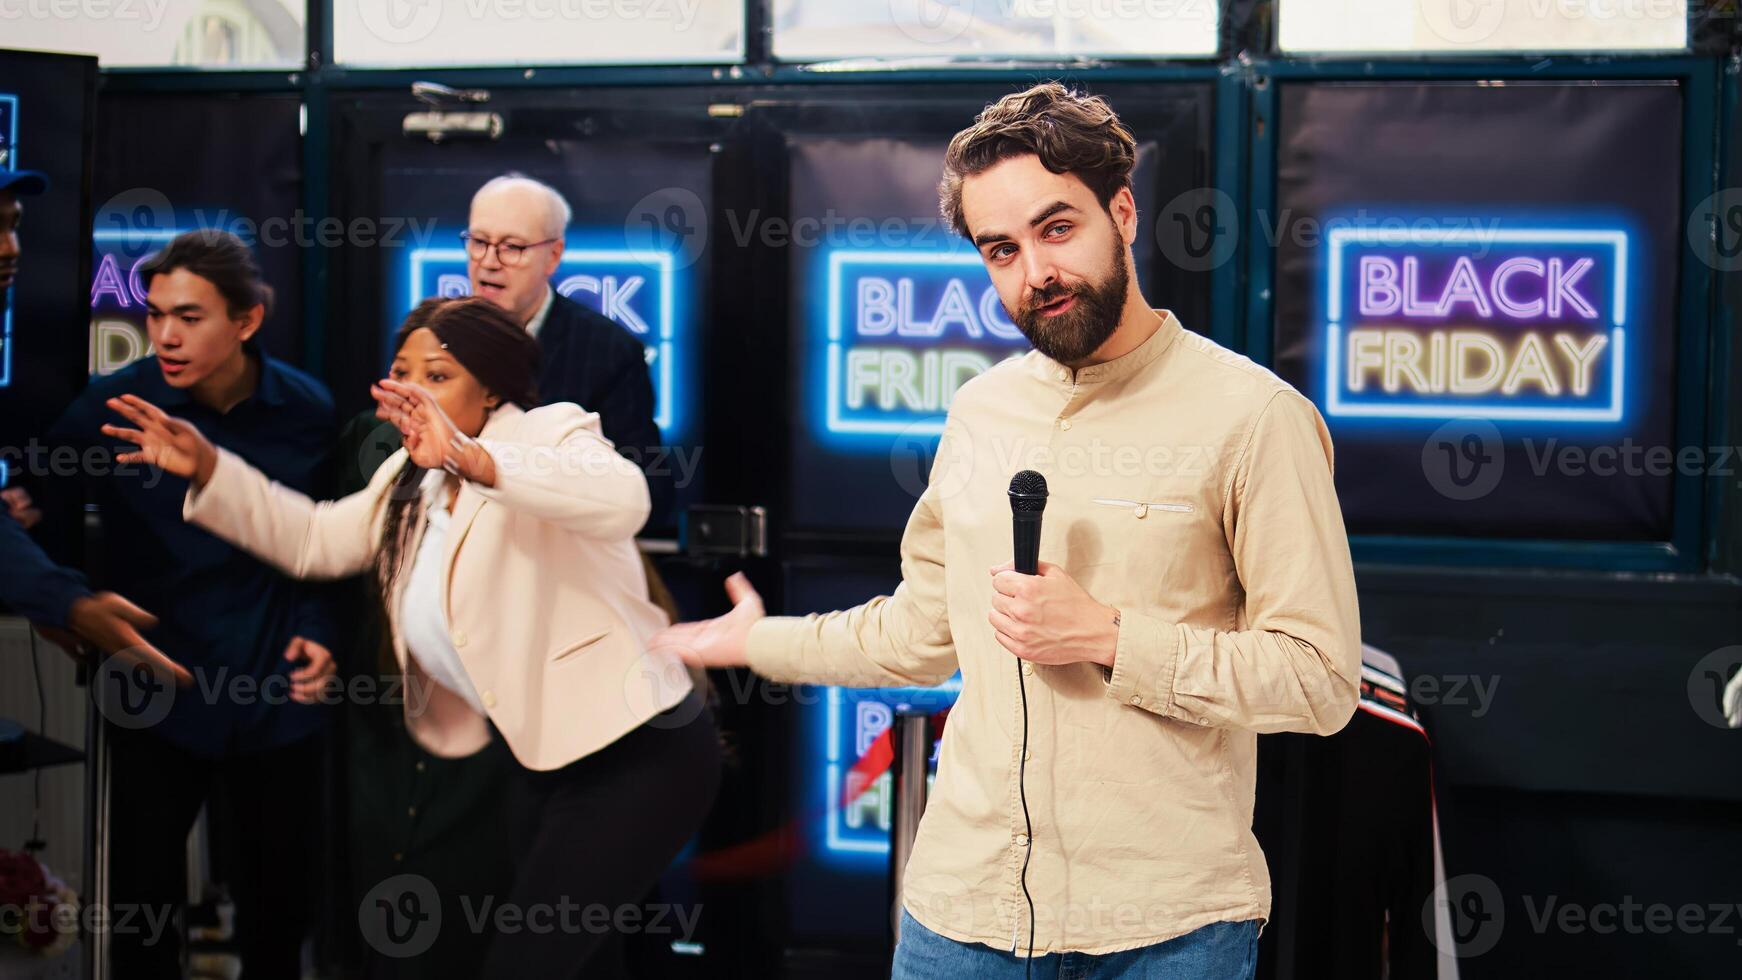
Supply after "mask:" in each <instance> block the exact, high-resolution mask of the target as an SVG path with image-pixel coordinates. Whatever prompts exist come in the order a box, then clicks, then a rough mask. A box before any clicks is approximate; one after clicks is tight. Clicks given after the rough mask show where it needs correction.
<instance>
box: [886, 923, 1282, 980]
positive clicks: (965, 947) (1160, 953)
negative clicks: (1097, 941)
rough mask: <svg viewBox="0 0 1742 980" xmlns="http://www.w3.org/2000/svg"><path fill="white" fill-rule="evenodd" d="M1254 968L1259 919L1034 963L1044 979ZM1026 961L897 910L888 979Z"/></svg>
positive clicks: (1219, 976)
mask: <svg viewBox="0 0 1742 980" xmlns="http://www.w3.org/2000/svg"><path fill="white" fill-rule="evenodd" d="M1257 968H1258V920H1257V919H1248V920H1246V921H1245V922H1216V923H1212V924H1210V925H1207V926H1204V927H1203V928H1202V929H1194V930H1192V931H1191V932H1188V933H1186V934H1185V935H1183V936H1180V937H1178V938H1177V939H1169V940H1168V941H1167V942H1164V943H1156V944H1155V945H1153V946H1143V947H1140V948H1138V949H1128V950H1126V951H1125V952H1123V953H1107V954H1104V955H1101V956H1094V955H1091V954H1089V953H1049V954H1047V955H1045V956H1036V957H1035V958H1034V973H1033V975H1034V976H1036V977H1046V978H1049V980H1053V978H1056V980H1251V977H1252V974H1253V972H1254V971H1255V970H1257ZM1027 969H1028V963H1027V961H1026V960H1025V959H1024V958H1023V957H1020V956H1016V955H1014V954H1012V953H1010V952H1008V951H1006V950H1002V949H993V948H992V947H990V946H982V945H981V944H979V943H959V942H956V941H955V940H954V939H948V938H945V937H943V936H940V935H938V934H937V933H935V932H932V931H931V930H930V929H927V928H926V927H925V926H922V925H920V924H919V923H918V922H916V921H914V918H913V916H911V915H908V914H907V912H906V910H903V911H902V913H901V941H900V942H898V943H896V944H895V966H894V968H893V970H892V971H891V980H970V978H972V980H981V978H992V980H996V978H1000V977H1013V978H1019V977H1023V976H1025V975H1026V971H1027Z"/></svg>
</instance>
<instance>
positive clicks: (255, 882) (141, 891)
mask: <svg viewBox="0 0 1742 980" xmlns="http://www.w3.org/2000/svg"><path fill="white" fill-rule="evenodd" d="M108 739H109V744H110V746H111V750H110V759H111V766H110V774H109V800H110V806H109V894H110V904H111V907H112V908H113V909H114V916H113V917H112V921H113V923H114V928H113V929H112V931H111V936H110V955H111V962H112V963H113V969H112V970H111V975H112V976H115V977H120V978H125V980H160V978H162V980H178V978H180V977H181V976H182V969H181V934H180V930H179V929H178V928H177V917H178V914H179V913H180V912H181V911H182V907H183V905H185V904H186V902H187V848H186V842H187V836H188V831H189V830H190V829H191V828H192V827H193V822H194V817H196V816H197V815H198V814H199V811H200V806H201V805H202V804H204V803H207V802H208V801H210V802H211V803H212V806H211V807H210V809H209V811H208V812H209V814H210V816H211V818H212V837H213V844H214V847H213V850H214V855H216V856H220V857H221V858H222V859H224V861H223V863H225V864H227V865H228V871H229V873H228V874H227V875H226V877H227V879H228V883H229V885H230V887H231V888H232V889H233V893H232V894H233V897H234V898H235V900H236V940H237V945H238V947H239V949H240V952H241V956H242V965H243V971H244V973H245V974H246V975H247V977H248V980H296V978H297V977H299V976H300V975H301V972H302V970H301V967H302V941H303V937H304V936H305V935H306V934H307V933H308V929H309V918H310V908H311V905H310V895H311V887H310V886H311V880H312V869H313V867H314V865H315V861H314V858H315V855H316V854H318V853H319V851H318V848H319V840H318V836H317V835H318V832H319V829H320V805H321V786H322V783H323V780H324V779H325V770H324V768H323V765H324V763H323V755H322V749H321V738H320V737H319V736H314V737H310V738H305V739H302V740H300V741H298V742H295V743H293V744H291V745H288V746H284V747H280V748H273V749H266V750H264V751H260V752H254V753H249V754H246V755H237V756H231V757H228V758H222V759H208V758H203V757H201V756H196V755H193V754H192V753H190V752H187V751H186V750H184V749H182V748H179V747H178V746H176V745H174V744H172V743H170V742H167V741H164V740H163V739H161V738H158V737H157V736H155V735H152V734H150V733H148V732H140V731H129V730H127V729H122V728H117V727H115V726H110V727H109V729H108ZM220 840H221V841H222V843H220ZM124 914H130V915H131V916H132V919H131V923H132V926H131V927H129V928H123V925H122V923H121V921H120V917H121V916H122V915H124ZM151 923H160V924H162V926H163V928H162V929H161V930H160V931H155V930H153V929H151V928H149V925H150V924H151Z"/></svg>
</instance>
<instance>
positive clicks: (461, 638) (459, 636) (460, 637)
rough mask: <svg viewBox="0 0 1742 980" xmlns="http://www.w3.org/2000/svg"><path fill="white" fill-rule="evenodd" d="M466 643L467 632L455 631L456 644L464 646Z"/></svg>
mask: <svg viewBox="0 0 1742 980" xmlns="http://www.w3.org/2000/svg"><path fill="white" fill-rule="evenodd" d="M465 645H466V634H464V633H455V634H454V646H457V647H463V646H465Z"/></svg>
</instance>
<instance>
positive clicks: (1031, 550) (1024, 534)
mask: <svg viewBox="0 0 1742 980" xmlns="http://www.w3.org/2000/svg"><path fill="white" fill-rule="evenodd" d="M1046 499H1047V487H1046V477H1044V476H1042V475H1041V474H1039V473H1037V472H1035V471H1034V470H1023V471H1022V472H1020V473H1018V474H1016V475H1015V476H1014V477H1012V478H1011V479H1010V516H1011V518H1012V522H1011V533H1012V535H1013V538H1014V545H1015V549H1014V550H1015V561H1014V563H1013V564H1014V565H1015V566H1016V571H1018V572H1021V573H1022V574H1024V575H1036V574H1039V572H1040V520H1041V513H1042V512H1043V511H1045V510H1046ZM1015 660H1016V689H1017V690H1018V691H1019V692H1021V695H1022V755H1021V756H1019V757H1018V758H1017V760H1016V793H1017V795H1018V796H1019V797H1020V798H1021V800H1022V827H1023V830H1024V832H1025V833H1024V835H1023V841H1024V844H1023V848H1022V876H1021V883H1022V898H1023V900H1024V901H1025V902H1027V903H1028V956H1027V957H1026V958H1024V960H1023V964H1024V965H1023V975H1024V976H1033V975H1034V895H1033V894H1031V893H1030V892H1029V890H1028V862H1029V859H1030V858H1031V857H1033V856H1034V820H1033V818H1032V817H1030V816H1029V813H1028V683H1027V681H1025V680H1023V673H1022V668H1023V665H1024V661H1023V660H1022V658H1021V657H1017V658H1015Z"/></svg>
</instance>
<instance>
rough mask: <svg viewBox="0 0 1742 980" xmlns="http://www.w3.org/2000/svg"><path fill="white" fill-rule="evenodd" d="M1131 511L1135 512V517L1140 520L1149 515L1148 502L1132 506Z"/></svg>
mask: <svg viewBox="0 0 1742 980" xmlns="http://www.w3.org/2000/svg"><path fill="white" fill-rule="evenodd" d="M1131 513H1133V514H1136V515H1137V519H1138V520H1140V521H1141V520H1143V519H1144V518H1145V517H1148V516H1149V505H1148V504H1138V505H1137V506H1136V507H1134V508H1132V510H1131Z"/></svg>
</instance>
